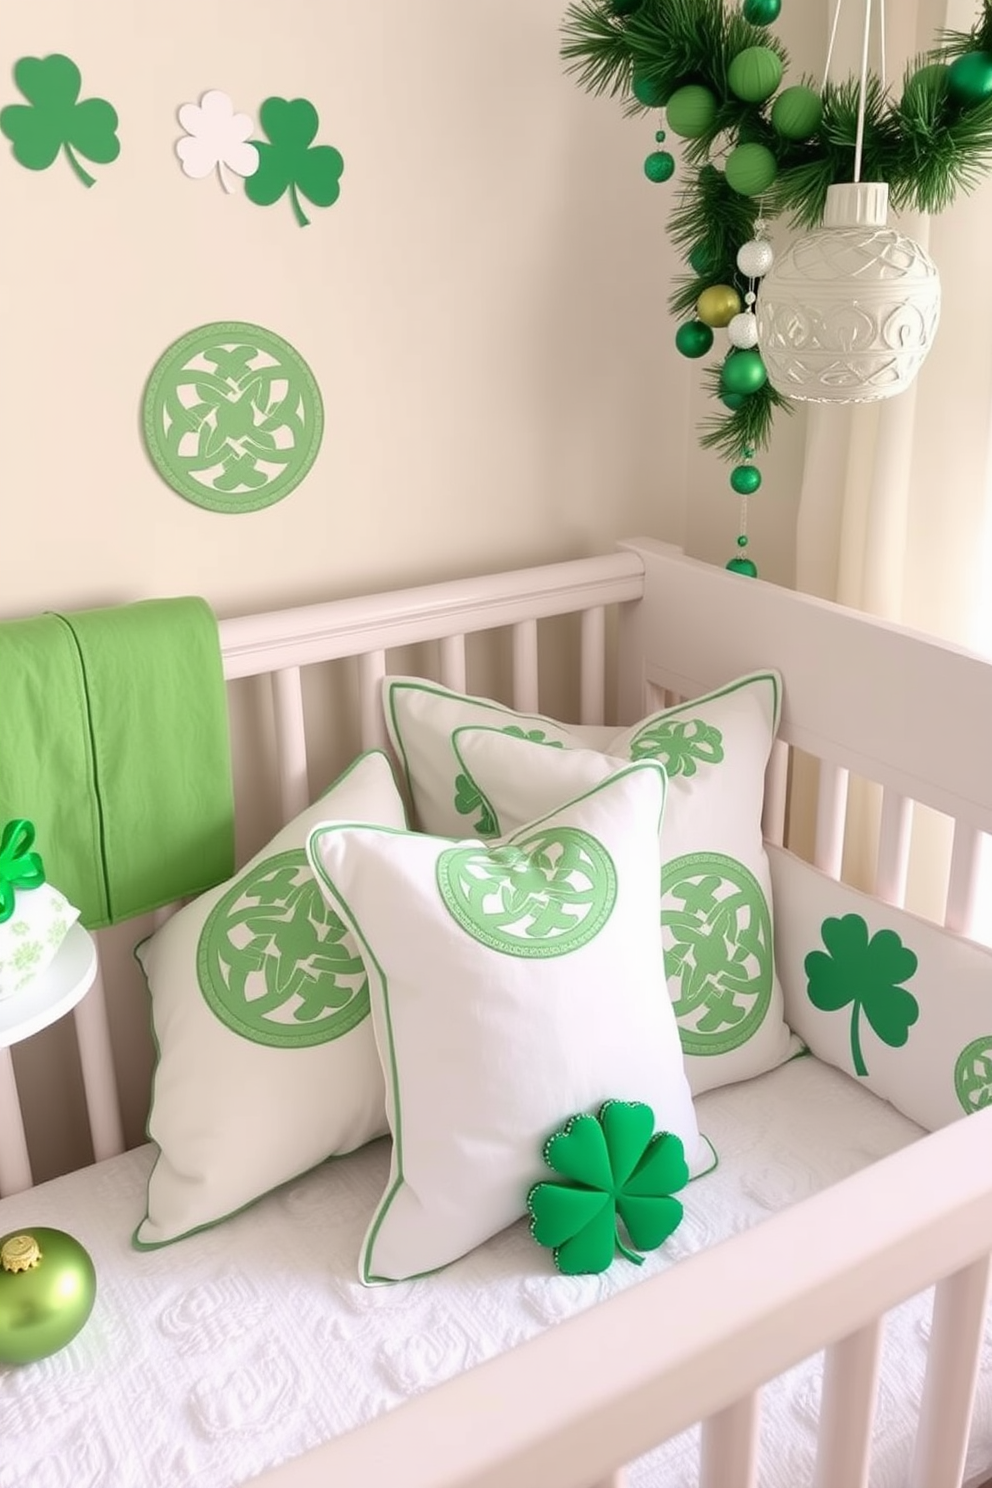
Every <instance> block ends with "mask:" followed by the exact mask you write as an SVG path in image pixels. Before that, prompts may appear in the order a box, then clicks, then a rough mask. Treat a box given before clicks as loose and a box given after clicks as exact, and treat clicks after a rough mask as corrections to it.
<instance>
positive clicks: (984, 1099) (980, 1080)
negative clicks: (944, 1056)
mask: <svg viewBox="0 0 992 1488" xmlns="http://www.w3.org/2000/svg"><path fill="white" fill-rule="evenodd" d="M954 1089H955V1091H956V1093H957V1097H958V1100H959V1101H960V1102H961V1107H962V1110H964V1111H966V1112H967V1113H968V1115H969V1116H970V1115H971V1113H972V1111H984V1110H985V1108H986V1106H992V1034H989V1035H988V1036H987V1037H985V1038H977V1039H972V1041H971V1043H970V1044H968V1045H967V1047H966V1048H964V1049H962V1050H961V1053H960V1054H959V1055H958V1059H957V1063H956V1064H955V1066H954Z"/></svg>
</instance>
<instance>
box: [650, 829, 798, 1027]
mask: <svg viewBox="0 0 992 1488" xmlns="http://www.w3.org/2000/svg"><path fill="white" fill-rule="evenodd" d="M661 927H662V938H663V941H664V946H665V966H666V969H667V972H668V978H669V991H671V992H672V1006H673V1007H674V1010H675V1016H676V1019H677V1020H678V1025H679V1035H680V1037H681V1039H682V1048H683V1049H684V1051H685V1052H686V1053H687V1054H726V1053H727V1052H728V1051H729V1050H731V1049H736V1048H738V1047H739V1045H741V1044H744V1043H746V1042H747V1040H748V1039H749V1038H750V1037H751V1035H752V1034H754V1033H756V1032H757V1030H758V1028H759V1027H760V1026H761V1022H762V1020H763V1019H764V1016H765V1014H766V1012H767V1011H768V1007H769V1004H770V1002H771V995H772V972H773V950H772V923H771V915H770V913H769V910H768V903H767V900H766V899H765V896H764V893H763V892H762V889H761V885H760V884H759V883H758V880H757V879H756V878H755V877H754V874H753V873H751V872H750V871H749V870H748V869H747V868H745V866H744V864H743V863H739V862H738V861H737V859H736V858H730V857H727V856H725V855H724V854H723V853H687V854H686V855H685V856H684V857H681V858H673V859H672V861H671V862H670V863H667V864H666V865H665V868H664V871H663V872H662V875H661ZM673 983H677V988H678V991H677V995H676V993H675V991H674V990H673V985H672V984H673Z"/></svg>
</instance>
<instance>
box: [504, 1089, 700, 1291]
mask: <svg viewBox="0 0 992 1488" xmlns="http://www.w3.org/2000/svg"><path fill="white" fill-rule="evenodd" d="M544 1160H545V1162H546V1163H547V1164H548V1166H549V1167H551V1168H553V1169H554V1171H555V1172H556V1173H559V1174H560V1175H561V1176H562V1178H564V1179H565V1180H566V1181H565V1182H564V1183H535V1185H534V1187H533V1188H532V1189H531V1191H530V1193H529V1194H528V1195H527V1208H528V1209H529V1210H530V1216H531V1226H530V1228H531V1234H532V1235H533V1236H534V1239H535V1240H536V1241H537V1243H538V1244H539V1245H547V1246H550V1247H552V1248H553V1249H554V1259H555V1265H556V1266H557V1267H558V1270H559V1271H561V1272H562V1273H563V1274H564V1275H566V1276H582V1275H585V1274H588V1273H591V1272H596V1271H605V1270H606V1268H607V1266H609V1265H610V1264H611V1263H612V1261H613V1259H614V1256H615V1254H616V1252H617V1250H619V1251H620V1254H621V1255H624V1256H626V1257H627V1259H628V1260H629V1261H633V1262H634V1263H635V1264H636V1265H638V1266H640V1265H641V1264H642V1263H643V1260H644V1257H643V1256H642V1255H638V1254H637V1250H657V1248H658V1246H659V1245H661V1243H662V1242H663V1241H664V1240H667V1239H668V1237H669V1235H670V1234H672V1232H673V1230H675V1229H676V1228H677V1227H678V1225H679V1224H680V1223H681V1221H682V1205H681V1204H680V1203H679V1201H678V1199H674V1198H672V1194H673V1193H675V1192H677V1191H678V1190H679V1189H680V1188H684V1187H685V1185H686V1184H687V1183H688V1181H689V1169H688V1167H687V1166H686V1161H685V1153H684V1151H683V1148H682V1143H681V1141H680V1140H679V1138H678V1137H676V1136H674V1135H673V1134H672V1133H671V1132H658V1133H657V1134H655V1130H654V1112H653V1111H652V1109H651V1107H650V1106H646V1105H644V1104H643V1103H642V1102H640V1101H619V1100H610V1101H606V1102H605V1104H604V1105H602V1106H600V1108H599V1112H598V1114H597V1115H595V1116H590V1115H589V1114H588V1113H581V1114H579V1115H578V1116H572V1117H571V1118H570V1119H569V1120H568V1121H567V1122H566V1123H565V1125H564V1127H563V1128H562V1130H561V1131H558V1132H555V1134H554V1136H553V1137H551V1138H549V1140H548V1141H547V1142H546V1143H545V1147H544ZM618 1220H619V1221H620V1223H622V1224H623V1227H624V1229H625V1230H626V1232H627V1236H628V1238H629V1239H630V1241H631V1243H632V1245H634V1246H636V1247H637V1250H632V1249H631V1248H630V1247H629V1246H628V1245H626V1244H625V1243H624V1241H623V1240H622V1238H621V1235H620V1228H619V1224H618Z"/></svg>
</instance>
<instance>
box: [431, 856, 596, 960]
mask: <svg viewBox="0 0 992 1488" xmlns="http://www.w3.org/2000/svg"><path fill="white" fill-rule="evenodd" d="M437 883H438V888H439V889H440V891H441V897H442V899H443V900H444V902H445V905H446V906H447V908H448V911H449V913H450V914H451V915H452V916H453V917H454V919H455V920H457V922H458V924H459V925H461V927H462V929H463V930H465V931H467V932H468V934H469V935H471V936H472V938H473V940H478V941H480V942H481V943H482V945H485V946H489V948H490V949H491V950H494V951H503V952H505V953H506V954H508V955H511V956H526V957H537V956H564V955H565V954H566V953H567V952H569V951H577V950H578V949H579V947H580V946H584V945H588V943H589V941H591V940H592V939H593V937H594V936H596V935H598V934H599V932H600V930H601V929H602V928H603V926H604V925H605V924H606V921H607V920H608V919H609V917H610V915H611V914H612V912H613V906H614V904H615V903H616V897H617V876H616V869H615V867H614V865H613V860H612V858H611V857H610V855H609V853H608V852H607V851H606V848H605V847H604V846H603V845H602V843H601V842H597V841H596V839H595V837H591V836H590V835H589V833H588V832H582V831H580V830H579V829H578V828H577V827H549V828H545V829H544V830H543V831H540V832H536V833H535V834H534V835H533V836H532V837H528V838H527V839H526V840H525V841H522V842H520V843H517V844H515V845H512V846H509V847H497V848H493V849H492V850H491V851H489V852H487V851H486V850H485V849H484V848H480V847H453V848H449V849H447V851H445V852H443V853H442V854H441V856H440V858H439V859H438V863H437Z"/></svg>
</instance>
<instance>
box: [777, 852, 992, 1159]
mask: <svg viewBox="0 0 992 1488" xmlns="http://www.w3.org/2000/svg"><path fill="white" fill-rule="evenodd" d="M768 851H769V858H770V861H771V870H772V880H773V883H774V886H775V907H776V920H775V942H776V948H777V954H778V966H779V975H780V976H781V979H782V986H783V988H784V992H785V1011H786V1017H787V1018H788V1020H789V1023H790V1025H791V1026H792V1027H793V1028H794V1029H796V1031H797V1032H798V1033H799V1034H801V1035H802V1037H803V1038H804V1039H805V1040H806V1042H807V1044H808V1045H809V1047H810V1049H811V1051H812V1052H813V1053H814V1054H815V1055H816V1056H817V1058H818V1059H822V1060H824V1061H825V1062H826V1063H828V1064H833V1065H835V1066H836V1067H837V1068H838V1069H841V1070H844V1071H845V1072H846V1073H847V1074H849V1075H852V1076H853V1077H854V1078H855V1079H857V1080H860V1081H861V1082H862V1083H864V1084H865V1085H867V1087H868V1089H869V1090H873V1091H874V1092H875V1094H876V1095H880V1096H882V1097H883V1099H885V1100H887V1101H890V1102H891V1103H892V1105H894V1106H896V1107H897V1108H898V1109H899V1110H900V1111H902V1112H903V1114H904V1115H906V1116H909V1117H911V1119H912V1120H913V1121H917V1122H919V1124H920V1126H925V1127H926V1128H927V1129H928V1130H930V1131H933V1130H935V1129H936V1128H937V1127H939V1126H946V1125H947V1123H948V1122H950V1121H955V1120H957V1118H958V1117H960V1116H964V1115H968V1114H970V1113H971V1112H972V1111H978V1110H981V1109H982V1108H983V1107H985V1106H989V1105H992V951H989V950H987V949H986V948H985V947H984V946H979V945H975V944H974V943H973V942H971V941H967V940H961V939H959V937H958V936H956V935H950V934H949V933H948V932H947V931H945V930H942V929H941V928H940V927H939V926H938V925H933V924H931V923H930V922H929V921H927V920H922V919H919V918H918V917H917V916H915V915H911V914H908V913H907V912H906V911H905V910H900V909H893V908H891V907H890V906H888V905H883V904H880V903H879V902H878V901H877V900H875V899H871V898H869V897H868V896H867V895H865V894H859V893H858V892H857V890H856V889H851V888H848V887H847V885H846V884H841V883H836V882H835V881H834V880H833V879H831V878H828V877H827V876H826V875H825V874H823V873H820V872H819V871H818V870H817V869H815V868H812V867H810V865H809V864H808V863H804V862H803V861H802V860H801V859H800V858H797V857H795V856H794V855H793V854H792V853H789V852H786V851H785V850H784V849H783V848H776V847H772V848H769V850H768Z"/></svg>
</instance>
